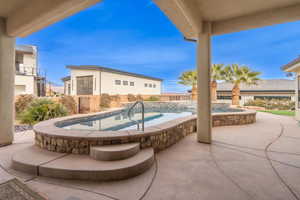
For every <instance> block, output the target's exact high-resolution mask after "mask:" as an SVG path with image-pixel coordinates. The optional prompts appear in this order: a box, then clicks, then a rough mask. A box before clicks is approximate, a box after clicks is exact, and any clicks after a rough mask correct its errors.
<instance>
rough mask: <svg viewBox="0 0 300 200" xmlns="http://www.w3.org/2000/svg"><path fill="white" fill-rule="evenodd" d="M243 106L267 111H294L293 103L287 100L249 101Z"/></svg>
mask: <svg viewBox="0 0 300 200" xmlns="http://www.w3.org/2000/svg"><path fill="white" fill-rule="evenodd" d="M244 105H245V106H258V107H263V108H265V109H267V110H295V102H293V101H291V100H288V99H287V100H279V99H256V100H250V101H248V102H247V103H245V104H244Z"/></svg>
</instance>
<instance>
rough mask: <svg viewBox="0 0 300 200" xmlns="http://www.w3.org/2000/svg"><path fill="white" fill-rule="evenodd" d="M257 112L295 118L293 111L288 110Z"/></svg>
mask: <svg viewBox="0 0 300 200" xmlns="http://www.w3.org/2000/svg"><path fill="white" fill-rule="evenodd" d="M259 112H266V113H271V114H274V115H284V116H295V111H290V110H260V111H259Z"/></svg>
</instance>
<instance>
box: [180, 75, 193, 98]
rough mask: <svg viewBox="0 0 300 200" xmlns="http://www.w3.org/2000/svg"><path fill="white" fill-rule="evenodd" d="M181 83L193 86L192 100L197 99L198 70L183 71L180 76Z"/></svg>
mask: <svg viewBox="0 0 300 200" xmlns="http://www.w3.org/2000/svg"><path fill="white" fill-rule="evenodd" d="M178 83H179V84H182V85H186V86H192V100H196V99H197V72H196V71H193V70H190V71H186V72H183V73H182V74H181V76H180V77H179V82H178Z"/></svg>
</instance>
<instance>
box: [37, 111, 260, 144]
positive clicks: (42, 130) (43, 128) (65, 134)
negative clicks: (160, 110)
mask: <svg viewBox="0 0 300 200" xmlns="http://www.w3.org/2000/svg"><path fill="white" fill-rule="evenodd" d="M122 110H124V108H117V109H111V110H107V111H103V112H97V113H91V114H80V115H76V116H74V115H73V116H66V117H61V118H55V119H52V120H47V121H43V122H40V123H38V124H36V125H35V126H34V127H33V130H34V132H35V133H38V134H39V135H43V136H48V137H55V138H63V139H67V138H68V139H88V140H99V139H100V140H111V139H122V138H132V137H133V138H135V137H145V136H154V135H158V134H160V133H161V131H163V130H168V129H171V128H174V127H176V126H179V125H182V124H184V123H186V122H188V121H192V120H195V119H197V115H191V116H187V117H181V118H177V119H174V120H170V121H167V122H164V123H161V124H158V125H153V126H149V127H147V128H146V130H145V131H144V132H142V131H137V130H120V131H94V130H68V129H63V128H60V127H58V126H57V123H63V122H67V121H69V120H74V119H76V120H80V119H83V118H90V117H94V116H95V117H96V116H99V115H104V114H107V113H112V112H119V111H122ZM230 115H256V111H254V110H246V109H243V111H242V112H226V113H212V117H214V116H230Z"/></svg>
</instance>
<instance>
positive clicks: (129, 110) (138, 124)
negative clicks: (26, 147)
mask: <svg viewBox="0 0 300 200" xmlns="http://www.w3.org/2000/svg"><path fill="white" fill-rule="evenodd" d="M138 104H141V106H142V131H144V130H145V105H144V102H143V101H136V102H135V103H134V104H133V105H132V106H130V108H129V109H128V112H127V115H128V118H129V120H130V121H133V122H135V123H136V124H137V130H138V131H139V130H140V122H139V121H138V120H137V121H136V120H133V119H131V115H130V113H131V112H132V110H133V108H134V107H135V106H136V105H138Z"/></svg>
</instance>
